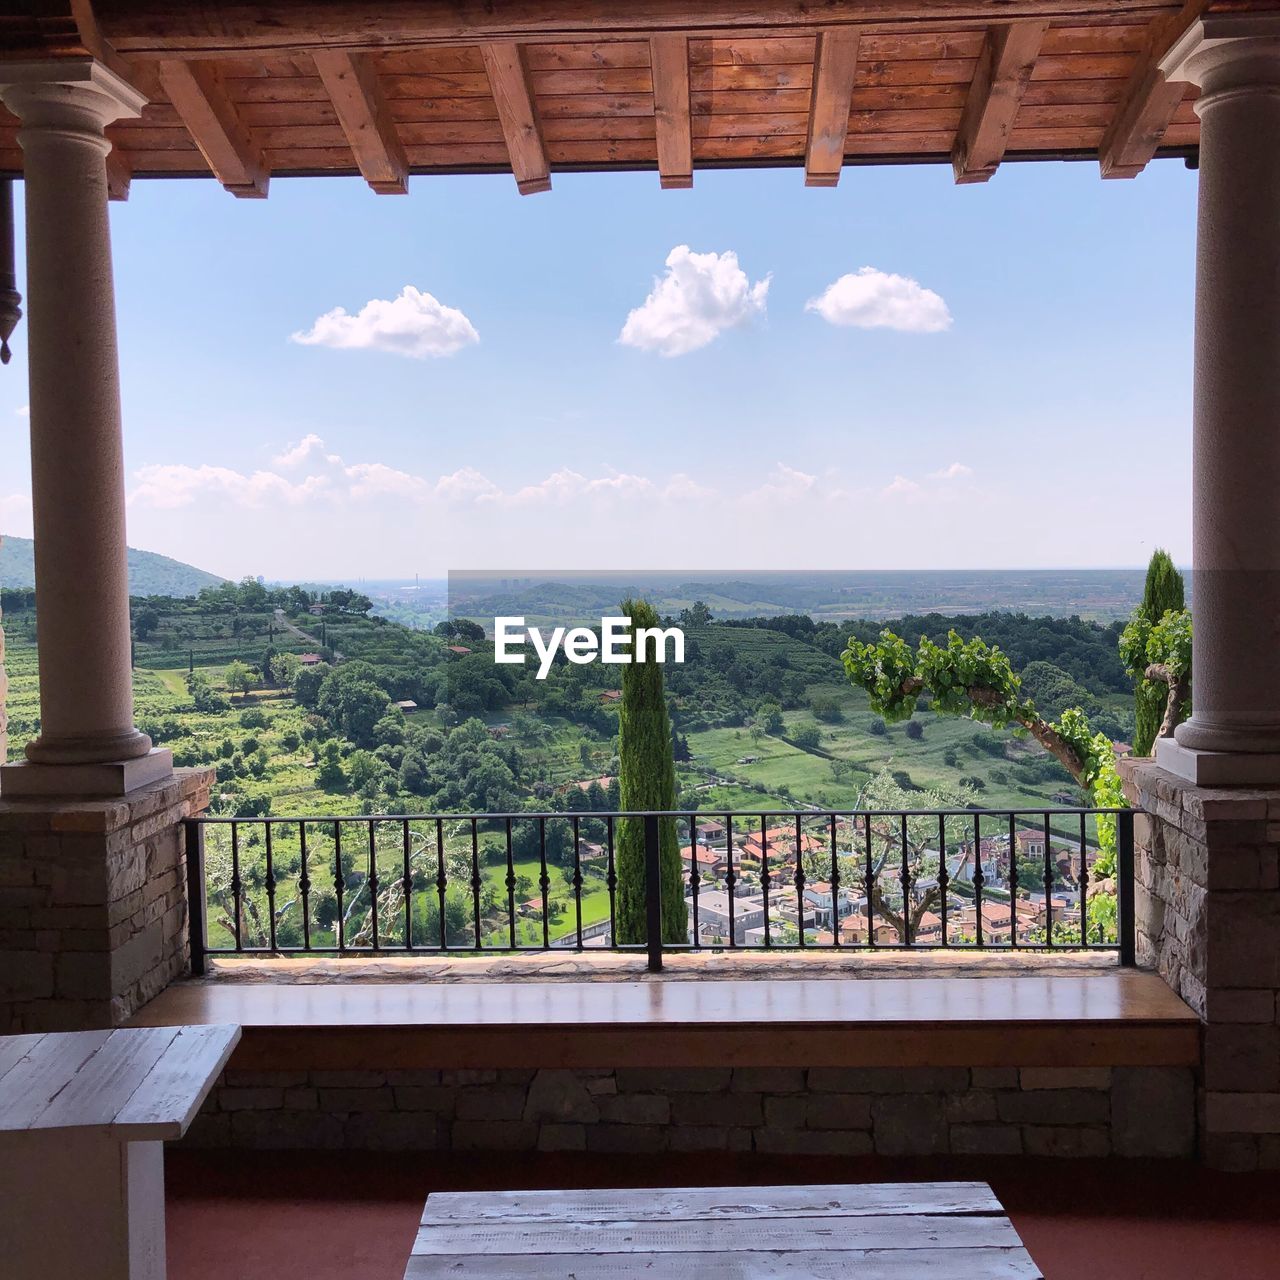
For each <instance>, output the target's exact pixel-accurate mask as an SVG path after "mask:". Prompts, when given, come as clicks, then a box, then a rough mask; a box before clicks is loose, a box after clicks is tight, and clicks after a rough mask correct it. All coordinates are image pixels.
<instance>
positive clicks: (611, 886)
mask: <svg viewBox="0 0 1280 1280" xmlns="http://www.w3.org/2000/svg"><path fill="white" fill-rule="evenodd" d="M604 826H605V832H604V841H605V849H606V851H607V859H608V862H607V866H608V870H607V871H606V873H605V886H606V887H607V888H608V890H609V945H610V946H611V947H615V948H616V947H617V945H618V869H617V865H616V864H615V863H614V860H613V832H614V824H613V815H612V814H610V815H609V816H608V817H607V818H606V819H605V821H604Z"/></svg>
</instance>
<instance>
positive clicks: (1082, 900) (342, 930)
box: [185, 808, 1134, 974]
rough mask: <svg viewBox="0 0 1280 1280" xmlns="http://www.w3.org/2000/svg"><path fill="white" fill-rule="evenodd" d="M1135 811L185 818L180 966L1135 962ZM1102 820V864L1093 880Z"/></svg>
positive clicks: (195, 969) (198, 968)
mask: <svg viewBox="0 0 1280 1280" xmlns="http://www.w3.org/2000/svg"><path fill="white" fill-rule="evenodd" d="M1133 819H1134V814H1133V811H1132V810H1129V809H1083V808H1057V809H1054V808H1049V809H1033V810H1028V809H982V810H976V809H945V810H938V809H928V810H923V809H922V810H912V809H895V810H855V811H848V812H839V811H823V812H818V811H802V812H797V811H795V810H774V811H767V812H751V813H742V812H702V813H688V812H680V813H655V812H625V813H624V812H608V813H591V812H576V813H551V812H544V813H499V814H439V815H436V814H429V815H414V814H405V815H331V816H323V817H251V818H231V817H199V818H190V819H187V820H186V824H185V825H186V854H187V876H188V901H189V904H190V927H191V965H192V971H193V972H194V973H197V974H200V973H203V972H204V971H205V961H206V957H207V956H219V955H262V956H267V955H298V954H303V955H311V954H327V955H338V956H361V955H363V956H368V955H383V954H396V953H399V954H405V955H415V954H444V953H447V954H455V955H488V954H498V953H507V954H509V953H517V952H527V951H543V952H545V951H553V950H572V951H584V952H585V951H590V950H594V949H598V948H604V949H609V950H613V951H623V952H637V953H642V954H644V955H646V956H647V958H648V963H649V967H650V969H652V970H654V971H657V970H660V969H661V967H662V958H663V955H664V954H667V953H674V952H682V951H699V950H706V949H721V948H723V949H725V950H730V951H733V950H744V951H751V950H771V951H780V950H789V949H795V950H801V951H830V952H858V951H862V950H877V949H883V950H892V949H900V950H928V949H950V950H962V949H967V950H974V951H994V950H1007V951H1072V950H1075V951H1079V950H1085V951H1114V952H1116V953H1118V958H1119V962H1120V963H1121V964H1125V965H1131V964H1133V963H1134V900H1133ZM1109 824H1114V825H1113V827H1112V828H1111V830H1112V831H1113V832H1114V836H1113V840H1114V849H1115V870H1114V879H1113V883H1112V884H1111V885H1110V886H1109V887H1104V886H1103V885H1101V884H1098V883H1095V884H1094V885H1093V886H1092V887H1093V889H1094V890H1095V892H1092V893H1091V877H1093V878H1094V880H1095V881H1096V880H1097V876H1096V874H1095V872H1094V870H1093V863H1094V862H1095V861H1096V859H1097V856H1098V853H1099V848H1100V845H1099V841H1098V827H1099V825H1102V826H1103V827H1104V828H1106V827H1107V826H1108V825H1109ZM1108 843H1110V841H1108ZM677 845H678V854H677V848H676V847H675V846H677ZM677 856H678V857H679V859H680V862H679V864H678V865H679V867H680V870H679V871H677V862H676V857H677ZM677 876H679V880H677ZM677 885H679V886H680V888H679V889H677V887H676V886H677ZM664 890H665V891H666V892H665V901H664ZM681 904H682V905H681ZM664 916H665V917H666V920H665V937H664Z"/></svg>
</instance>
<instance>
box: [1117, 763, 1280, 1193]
mask: <svg viewBox="0 0 1280 1280" xmlns="http://www.w3.org/2000/svg"><path fill="white" fill-rule="evenodd" d="M1119 767H1120V772H1121V776H1122V778H1123V779H1124V784H1125V794H1126V795H1127V796H1128V798H1129V801H1130V803H1131V804H1134V805H1136V806H1138V807H1140V808H1142V809H1143V810H1144V813H1143V814H1142V815H1140V816H1139V818H1138V820H1137V823H1136V826H1135V846H1136V848H1135V875H1136V880H1137V893H1136V899H1137V902H1136V906H1137V924H1138V963H1139V964H1142V965H1147V966H1150V967H1151V968H1154V969H1155V970H1156V971H1157V972H1158V973H1159V974H1160V975H1161V976H1162V977H1163V978H1164V979H1165V981H1166V982H1168V983H1169V985H1170V986H1171V987H1172V988H1173V989H1174V990H1175V991H1176V992H1177V993H1178V994H1179V995H1180V996H1181V997H1182V998H1183V999H1184V1000H1185V1001H1186V1002H1187V1003H1188V1004H1189V1005H1190V1006H1191V1007H1192V1008H1193V1009H1194V1010H1195V1011H1196V1012H1197V1013H1198V1014H1199V1015H1200V1018H1201V1020H1202V1021H1203V1023H1204V1039H1203V1046H1204V1050H1203V1052H1204V1058H1203V1065H1202V1071H1201V1076H1200V1081H1199V1086H1200V1088H1199V1110H1200V1149H1201V1155H1202V1157H1203V1158H1204V1159H1205V1160H1206V1161H1207V1162H1208V1163H1209V1164H1212V1165H1215V1166H1217V1167H1219V1168H1227V1169H1256V1168H1267V1169H1280V788H1277V787H1271V788H1265V789H1264V788H1258V789H1252V790H1251V789H1246V788H1243V787H1230V788H1229V787H1216V788H1212V787H1197V786H1195V785H1194V784H1193V783H1190V782H1187V781H1186V780H1185V779H1183V778H1178V777H1175V776H1174V775H1173V774H1171V773H1167V772H1166V771H1164V770H1163V769H1160V768H1158V767H1157V766H1156V765H1154V764H1152V763H1151V762H1150V761H1148V760H1133V759H1124V760H1121V761H1120V766H1119Z"/></svg>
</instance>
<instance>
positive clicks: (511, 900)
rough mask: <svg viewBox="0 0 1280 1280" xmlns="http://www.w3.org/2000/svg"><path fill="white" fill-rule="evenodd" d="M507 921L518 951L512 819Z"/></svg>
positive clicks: (508, 835)
mask: <svg viewBox="0 0 1280 1280" xmlns="http://www.w3.org/2000/svg"><path fill="white" fill-rule="evenodd" d="M507 921H508V927H509V929H510V931H511V950H512V951H514V950H516V863H515V858H514V856H513V854H512V851H511V819H510V818H508V819H507Z"/></svg>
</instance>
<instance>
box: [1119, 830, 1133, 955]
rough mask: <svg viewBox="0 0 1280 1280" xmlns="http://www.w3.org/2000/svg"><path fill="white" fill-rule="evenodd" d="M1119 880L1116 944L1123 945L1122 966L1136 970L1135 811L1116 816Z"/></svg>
mask: <svg viewBox="0 0 1280 1280" xmlns="http://www.w3.org/2000/svg"><path fill="white" fill-rule="evenodd" d="M1116 876H1117V882H1116V897H1117V902H1116V932H1117V937H1116V941H1117V942H1118V943H1119V944H1120V963H1121V964H1122V965H1126V966H1130V967H1132V966H1133V965H1136V964H1137V963H1138V950H1137V947H1138V939H1137V932H1138V928H1137V902H1136V901H1135V897H1136V895H1135V890H1134V882H1133V877H1134V865H1133V810H1132V809H1125V810H1123V811H1122V812H1120V813H1118V814H1117V815H1116Z"/></svg>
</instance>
